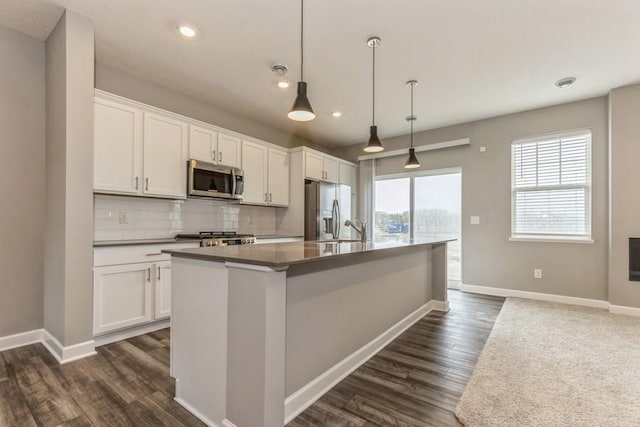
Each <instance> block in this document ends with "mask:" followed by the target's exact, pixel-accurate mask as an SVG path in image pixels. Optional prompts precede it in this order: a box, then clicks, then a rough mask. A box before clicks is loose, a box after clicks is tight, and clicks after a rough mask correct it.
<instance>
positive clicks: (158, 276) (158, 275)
mask: <svg viewBox="0 0 640 427" xmlns="http://www.w3.org/2000/svg"><path fill="white" fill-rule="evenodd" d="M157 269H158V274H157V276H156V277H157V278H158V280H160V274H161V273H160V267H157Z"/></svg>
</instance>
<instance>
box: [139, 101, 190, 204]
mask: <svg viewBox="0 0 640 427" xmlns="http://www.w3.org/2000/svg"><path fill="white" fill-rule="evenodd" d="M186 152H187V124H186V123H185V122H181V121H178V120H174V119H172V118H169V117H166V116H163V115H160V114H155V113H148V112H145V113H144V157H143V158H144V168H143V170H144V190H143V191H144V194H146V195H151V196H165V197H166V196H173V197H176V198H185V197H186V188H187V182H186V177H187V171H186V167H187V166H186V165H187V156H186Z"/></svg>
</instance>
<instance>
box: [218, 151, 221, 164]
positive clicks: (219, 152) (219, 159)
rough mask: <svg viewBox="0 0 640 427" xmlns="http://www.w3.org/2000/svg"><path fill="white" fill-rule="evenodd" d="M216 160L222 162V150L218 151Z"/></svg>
mask: <svg viewBox="0 0 640 427" xmlns="http://www.w3.org/2000/svg"><path fill="white" fill-rule="evenodd" d="M218 161H219V162H222V151H218Z"/></svg>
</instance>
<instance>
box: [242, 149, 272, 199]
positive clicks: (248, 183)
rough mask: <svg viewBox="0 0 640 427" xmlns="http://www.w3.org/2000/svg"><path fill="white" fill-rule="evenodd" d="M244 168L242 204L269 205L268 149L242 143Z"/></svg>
mask: <svg viewBox="0 0 640 427" xmlns="http://www.w3.org/2000/svg"><path fill="white" fill-rule="evenodd" d="M242 166H243V170H244V194H243V195H242V203H248V204H256V205H265V204H266V203H267V147H265V146H264V145H260V144H256V143H254V142H249V141H242Z"/></svg>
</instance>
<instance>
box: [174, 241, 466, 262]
mask: <svg viewBox="0 0 640 427" xmlns="http://www.w3.org/2000/svg"><path fill="white" fill-rule="evenodd" d="M453 240H455V239H434V240H426V241H420V242H413V241H412V242H409V243H399V242H385V243H376V242H372V241H367V242H361V241H341V242H339V241H306V242H289V243H267V244H262V245H238V246H216V247H203V248H189V249H178V250H163V251H162V252H165V253H168V254H171V255H172V256H175V257H182V258H193V259H200V260H206V261H218V262H235V263H241V264H253V265H261V266H266V267H273V268H278V267H285V266H288V265H294V264H302V263H308V262H313V261H318V260H322V259H327V258H329V257H344V256H348V255H354V254H361V253H366V252H381V251H385V252H390V253H391V252H395V251H398V250H402V249H404V248H408V247H412V246H423V245H432V244H439V243H445V242H451V241H453Z"/></svg>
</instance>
